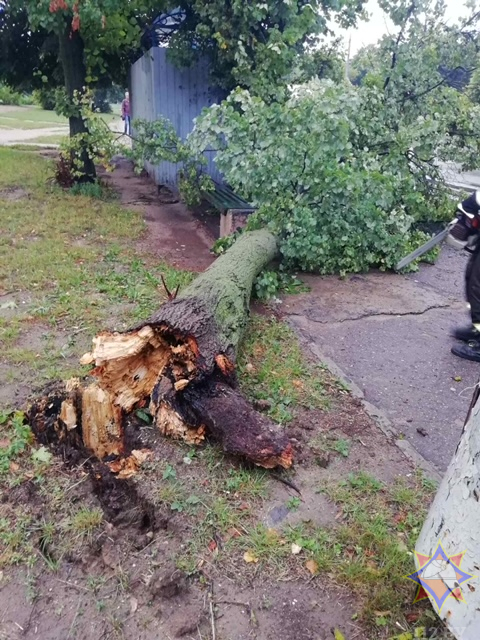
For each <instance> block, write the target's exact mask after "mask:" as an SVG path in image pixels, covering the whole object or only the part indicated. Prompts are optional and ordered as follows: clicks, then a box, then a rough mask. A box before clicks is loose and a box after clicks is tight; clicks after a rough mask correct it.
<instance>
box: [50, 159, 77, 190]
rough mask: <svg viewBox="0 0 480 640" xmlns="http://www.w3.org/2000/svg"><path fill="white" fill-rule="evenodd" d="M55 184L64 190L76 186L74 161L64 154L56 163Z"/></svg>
mask: <svg viewBox="0 0 480 640" xmlns="http://www.w3.org/2000/svg"><path fill="white" fill-rule="evenodd" d="M55 182H56V183H57V184H58V186H60V187H63V188H64V189H71V188H72V187H73V185H74V184H75V178H74V176H73V165H72V161H71V160H70V159H69V158H68V157H67V156H66V155H65V154H63V153H62V154H60V157H59V158H58V160H57V161H56V163H55Z"/></svg>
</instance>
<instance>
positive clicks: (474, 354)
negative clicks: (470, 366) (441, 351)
mask: <svg viewBox="0 0 480 640" xmlns="http://www.w3.org/2000/svg"><path fill="white" fill-rule="evenodd" d="M452 353H453V355H454V356H458V357H459V358H463V359H464V360H473V362H480V342H478V341H474V342H469V343H468V344H456V345H455V346H454V347H452Z"/></svg>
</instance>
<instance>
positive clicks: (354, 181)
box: [191, 81, 426, 273]
mask: <svg viewBox="0 0 480 640" xmlns="http://www.w3.org/2000/svg"><path fill="white" fill-rule="evenodd" d="M378 106H379V98H378V97H377V96H376V94H375V93H374V92H371V91H369V90H365V91H363V93H360V92H359V91H357V90H355V89H353V88H351V87H350V88H349V87H343V88H340V87H338V86H336V85H333V83H331V82H329V81H322V82H315V83H310V84H309V85H307V86H304V87H298V88H297V89H296V90H295V92H294V93H293V94H292V96H291V98H290V99H289V100H288V101H287V102H286V103H284V104H282V103H273V104H267V103H265V102H264V101H262V100H261V99H259V98H255V97H253V96H251V95H250V94H249V93H248V92H243V91H237V92H235V93H233V94H232V95H231V96H230V97H229V98H228V100H227V101H225V102H224V103H223V104H221V105H216V106H214V107H212V108H211V109H210V110H209V111H208V112H206V113H205V114H204V115H203V116H202V118H200V119H199V120H198V121H197V126H196V129H195V131H194V132H193V134H192V136H191V144H192V146H194V148H198V149H201V148H202V146H203V145H205V146H206V145H209V146H215V145H217V146H218V148H220V149H221V150H220V151H219V153H218V154H217V160H216V162H217V165H218V167H219V168H220V170H221V171H222V172H223V173H224V174H225V175H226V177H227V180H228V182H229V184H230V185H231V186H232V188H233V189H234V190H236V191H238V192H239V193H240V195H242V196H243V197H245V199H247V200H249V201H251V202H253V203H255V204H256V205H257V206H258V207H259V210H258V212H257V213H256V214H255V215H254V216H252V219H251V222H250V223H249V225H250V226H263V225H266V226H268V227H269V228H270V229H271V230H272V232H273V233H275V234H276V235H277V236H278V237H279V241H280V250H281V252H282V254H283V257H284V260H285V264H286V266H287V267H289V268H294V269H295V268H300V269H302V270H305V271H313V270H315V271H319V272H320V273H333V272H341V273H345V272H347V271H362V270H364V269H367V268H368V267H369V266H371V265H376V266H379V267H381V268H387V267H391V266H393V265H394V264H395V262H396V261H397V260H398V258H400V257H401V256H403V255H404V254H405V248H406V243H407V241H408V231H409V229H410V226H411V224H412V222H413V220H414V215H413V212H412V211H411V209H412V208H411V207H410V208H408V207H407V206H406V203H405V202H404V201H403V196H405V198H407V197H408V198H410V199H412V196H411V193H412V192H415V187H416V186H417V185H416V182H415V180H414V177H413V176H412V174H411V173H410V170H409V162H408V158H407V157H406V155H405V154H406V152H407V149H405V148H402V146H400V144H398V148H396V147H395V146H392V147H391V153H392V156H393V157H392V156H390V157H385V156H379V154H378V151H377V150H376V149H375V148H373V149H372V151H371V150H370V147H366V144H367V140H368V139H369V138H370V140H371V142H372V141H374V140H376V139H378V135H379V134H380V135H381V133H382V131H381V130H380V131H379V128H380V127H381V125H382V122H381V116H380V117H379V116H378V115H375V112H376V110H377V107H378ZM325 121H328V123H329V127H328V128H327V127H325V125H324V123H325ZM371 142H370V143H371ZM403 144H404V145H405V146H406V143H405V142H404V143H403ZM402 152H403V153H402ZM393 153H394V155H393ZM239 158H241V161H239ZM389 160H390V167H389V166H388V164H389V163H388V161H389ZM394 163H395V166H393V165H394ZM415 197H416V199H417V200H419V201H420V202H423V201H424V200H425V198H426V196H425V194H422V192H421V191H420V190H417V191H416V192H415ZM409 209H410V211H409Z"/></svg>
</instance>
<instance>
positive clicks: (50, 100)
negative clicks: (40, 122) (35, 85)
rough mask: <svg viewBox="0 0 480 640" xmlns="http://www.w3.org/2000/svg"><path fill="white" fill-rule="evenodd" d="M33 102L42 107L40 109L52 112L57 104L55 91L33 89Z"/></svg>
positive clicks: (45, 88) (44, 88) (51, 89)
mask: <svg viewBox="0 0 480 640" xmlns="http://www.w3.org/2000/svg"><path fill="white" fill-rule="evenodd" d="M33 100H34V101H35V103H36V104H38V105H39V106H40V107H42V109H45V110H46V111H53V110H54V109H55V105H56V102H57V90H56V89H53V88H51V87H42V88H41V89H35V91H34V92H33Z"/></svg>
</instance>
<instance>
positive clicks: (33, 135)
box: [0, 127, 68, 145]
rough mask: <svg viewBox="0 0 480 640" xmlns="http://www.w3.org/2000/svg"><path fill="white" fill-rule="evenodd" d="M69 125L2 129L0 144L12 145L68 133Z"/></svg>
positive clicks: (0, 131) (0, 130)
mask: <svg viewBox="0 0 480 640" xmlns="http://www.w3.org/2000/svg"><path fill="white" fill-rule="evenodd" d="M67 134H68V128H67V127H49V128H43V129H0V145H12V144H19V143H22V142H29V141H30V140H36V139H37V138H44V137H46V136H56V135H67Z"/></svg>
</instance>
